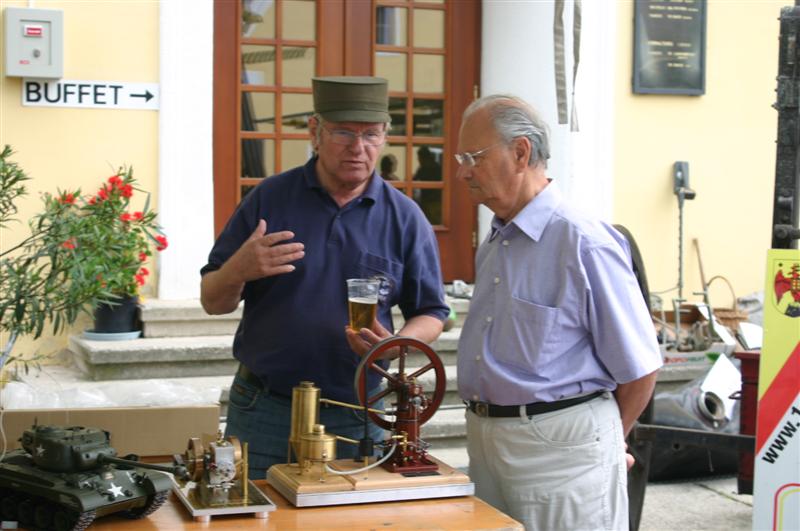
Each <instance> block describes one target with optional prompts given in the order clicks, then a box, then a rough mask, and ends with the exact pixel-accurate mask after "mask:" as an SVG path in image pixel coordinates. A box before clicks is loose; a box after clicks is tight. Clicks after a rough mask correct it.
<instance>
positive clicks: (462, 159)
mask: <svg viewBox="0 0 800 531" xmlns="http://www.w3.org/2000/svg"><path fill="white" fill-rule="evenodd" d="M500 144H502V142H497V143H495V144H492V145H491V146H489V147H485V148H483V149H479V150H478V151H473V152H472V153H469V152H467V153H456V154H455V155H453V156H454V157H455V158H456V161H457V162H458V163H459V164H460V165H461V166H466V167H467V168H472V167H473V166H475V165H476V164H478V161H477V160H475V159H477V158H478V157H481V156H482V155H483V154H484V153H485V152H486V151H489V150H490V149H492V148H493V147H497V146H499V145H500Z"/></svg>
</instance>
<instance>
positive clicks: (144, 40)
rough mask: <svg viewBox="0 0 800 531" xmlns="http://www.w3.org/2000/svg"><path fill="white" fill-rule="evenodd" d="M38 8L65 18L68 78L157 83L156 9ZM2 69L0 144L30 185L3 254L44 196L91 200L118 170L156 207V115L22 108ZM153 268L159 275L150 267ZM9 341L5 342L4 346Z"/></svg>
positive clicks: (32, 347)
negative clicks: (127, 169)
mask: <svg viewBox="0 0 800 531" xmlns="http://www.w3.org/2000/svg"><path fill="white" fill-rule="evenodd" d="M27 6H28V3H27V2H16V1H14V2H11V1H7V0H2V1H0V7H2V9H3V20H5V13H4V11H5V8H6V7H27ZM34 7H35V8H37V9H39V8H40V9H60V10H62V11H63V13H64V79H66V80H91V81H117V82H120V81H122V82H142V83H157V82H158V78H159V60H158V57H159V8H158V2H156V1H145V0H128V1H125V2H74V1H63V2H56V1H46V0H38V1H37V2H36V3H35V4H34ZM0 27H3V26H0ZM3 45H4V38H3V39H0V47H2V46H3ZM4 53H5V52H4V51H3V52H2V56H3V57H5V55H4ZM4 68H5V60H3V62H2V65H0V145H5V144H10V145H11V146H12V148H13V149H14V151H16V154H15V155H14V156H13V158H12V160H13V161H15V162H16V163H18V164H19V165H20V166H21V167H22V168H23V169H24V170H25V171H26V173H27V174H28V176H29V177H31V180H30V181H28V182H27V183H26V188H27V189H28V195H27V196H26V197H25V198H23V199H22V200H20V201H18V202H17V205H18V207H19V213H18V215H17V219H19V220H21V222H22V223H18V224H14V225H11V226H9V227H8V228H3V229H0V249H7V248H9V247H10V246H11V245H13V244H15V243H16V242H18V241H20V240H21V239H23V238H24V237H25V236H26V235H27V234H28V229H27V220H28V219H29V218H30V217H31V216H32V215H33V214H34V213H36V212H37V211H39V209H40V207H41V200H40V193H41V192H46V191H47V192H53V193H55V192H56V189H62V190H63V189H70V190H72V189H75V188H80V189H81V191H82V192H83V193H84V194H86V193H93V192H95V191H96V190H97V189H98V188H99V187H100V185H101V182H102V181H104V180H105V179H107V178H108V177H109V176H110V175H112V174H113V173H114V172H115V170H116V168H117V167H119V166H121V165H130V166H133V168H134V175H135V176H136V178H137V180H138V182H139V186H140V188H142V189H144V190H146V191H149V192H151V197H150V204H151V205H156V204H157V200H158V197H157V194H158V190H157V183H158V112H157V111H152V110H149V111H142V110H107V109H91V108H85V109H84V108H69V107H64V108H60V107H59V108H53V107H23V106H22V104H21V100H22V94H21V89H22V80H21V78H17V77H6V76H5V72H4V71H3V70H4ZM144 200H145V197H144V195H143V194H135V195H134V197H133V200H132V205H133V206H134V207H141V206H143V205H144ZM148 269H150V271H151V272H153V273H155V271H156V267H155V266H154V265H153V264H152V263H149V264H148ZM155 281H156V278H155V275H154V274H152V275H151V278H150V282H149V284H148V285H146V286H145V287H144V289H143V293H144V295H148V294H150V293H154V292H155V289H154V286H155ZM4 340H5V337H0V346H1V345H2V343H4ZM65 345H66V335H63V336H60V337H57V338H49V339H46V340H43V341H39V342H37V343H36V344H34V343H33V342H31V341H29V340H23V341H21V342H18V344H17V347H16V348H15V349H14V353H15V354H20V353H23V352H28V353H29V352H33V351H36V350H37V349H38V350H40V351H42V352H50V351H55V350H59V349H60V348H61V347H63V346H65Z"/></svg>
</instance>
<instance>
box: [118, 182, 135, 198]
mask: <svg viewBox="0 0 800 531" xmlns="http://www.w3.org/2000/svg"><path fill="white" fill-rule="evenodd" d="M119 189H120V193H121V194H122V197H130V196H132V195H133V186H131V185H129V184H125V185H122V186H120V187H119Z"/></svg>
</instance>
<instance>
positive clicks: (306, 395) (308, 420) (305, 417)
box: [289, 381, 320, 461]
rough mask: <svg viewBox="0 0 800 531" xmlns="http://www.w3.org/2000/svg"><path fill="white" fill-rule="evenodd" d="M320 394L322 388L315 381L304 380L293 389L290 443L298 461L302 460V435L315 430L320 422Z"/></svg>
mask: <svg viewBox="0 0 800 531" xmlns="http://www.w3.org/2000/svg"><path fill="white" fill-rule="evenodd" d="M319 396H320V389H319V387H314V383H313V382H305V381H303V382H300V385H298V386H296V387H294V388H293V389H292V429H291V432H290V433H289V443H290V444H291V445H292V449H293V450H294V455H295V456H296V457H297V459H298V461H301V460H302V459H301V458H300V456H301V455H302V452H301V451H300V437H302V436H303V435H305V434H307V433H311V432H312V431H314V425H315V424H317V423H318V422H319ZM290 457H291V456H290Z"/></svg>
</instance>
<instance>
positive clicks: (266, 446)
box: [225, 376, 384, 479]
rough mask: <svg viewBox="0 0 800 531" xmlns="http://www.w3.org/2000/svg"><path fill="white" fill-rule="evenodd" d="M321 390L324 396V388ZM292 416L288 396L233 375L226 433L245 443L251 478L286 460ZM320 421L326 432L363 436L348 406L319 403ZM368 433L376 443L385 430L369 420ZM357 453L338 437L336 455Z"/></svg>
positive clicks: (357, 418) (342, 456)
mask: <svg viewBox="0 0 800 531" xmlns="http://www.w3.org/2000/svg"><path fill="white" fill-rule="evenodd" d="M322 392H323V397H324V393H325V390H324V389H323V390H322ZM372 407H375V408H381V407H382V405H381V404H375V405H374V406H372ZM358 415H359V416H360V415H362V413H361V412H359V413H358ZM291 419H292V400H291V398H287V397H283V396H277V395H274V394H270V392H269V391H268V390H266V389H262V388H259V387H256V386H254V385H252V384H250V383H247V382H245V381H244V380H242V379H241V378H239V377H238V376H236V377H234V379H233V385H231V391H230V402H229V404H228V419H227V423H226V426H225V436H226V437H228V436H231V435H233V436H236V437H237V438H238V439H239V441H240V442H242V443H244V442H247V443H248V452H247V453H248V456H247V457H248V469H249V470H248V474H249V478H250V479H264V477H265V476H266V472H267V469H268V468H269V467H271V466H272V465H276V464H281V463H286V462H288V455H287V450H288V447H289V432H290V431H291ZM319 423H320V424H323V425H324V426H325V432H326V433H332V434H334V435H342V436H344V437H349V438H351V439H356V440H359V439H361V438H363V437H364V423H363V422H362V421H359V417H357V416H356V414H355V412H354V411H353V410H351V409H348V408H343V407H340V406H326V405H320V410H319ZM369 436H370V437H372V439H373V440H374V441H375V442H376V443H377V442H380V441H382V440H383V437H384V432H383V430H382V429H381V428H380V427H378V426H376V425H375V424H374V423H372V422H371V421H370V422H369ZM357 455H358V445H355V444H352V443H346V442H343V441H337V443H336V457H337V459H346V458H354V457H356V456H357ZM292 458H293V459H295V458H296V457H295V456H292Z"/></svg>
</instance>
